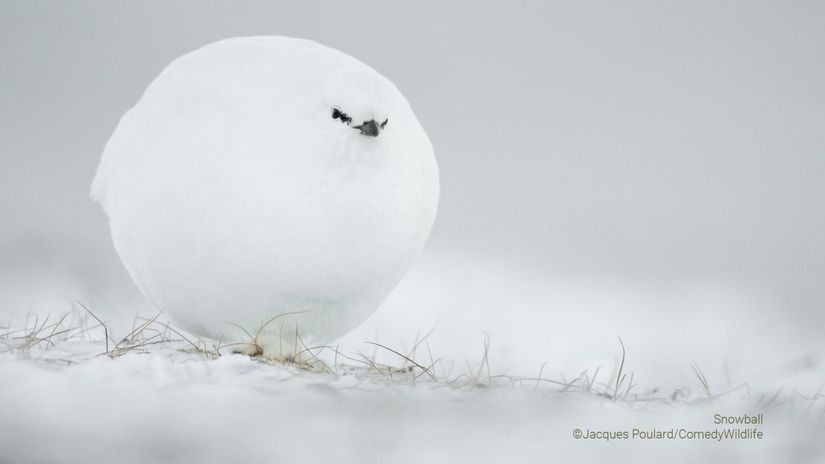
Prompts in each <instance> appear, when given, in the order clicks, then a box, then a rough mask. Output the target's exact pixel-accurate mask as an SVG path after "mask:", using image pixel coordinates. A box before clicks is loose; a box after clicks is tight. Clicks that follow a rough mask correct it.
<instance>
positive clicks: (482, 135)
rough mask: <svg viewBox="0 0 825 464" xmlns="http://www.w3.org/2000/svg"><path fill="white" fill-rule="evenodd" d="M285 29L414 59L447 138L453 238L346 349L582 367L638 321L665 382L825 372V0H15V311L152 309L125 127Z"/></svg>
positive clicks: (6, 210)
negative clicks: (193, 64)
mask: <svg viewBox="0 0 825 464" xmlns="http://www.w3.org/2000/svg"><path fill="white" fill-rule="evenodd" d="M260 34H279V35H288V36H298V37H305V38H309V39H312V40H316V41H318V42H320V43H323V44H326V45H329V46H332V47H334V48H337V49H340V50H342V51H344V52H346V53H348V54H351V55H353V56H355V57H357V58H358V59H360V60H362V61H364V62H365V63H367V64H369V65H371V66H372V67H374V68H375V69H377V70H378V71H379V72H381V73H383V74H384V75H386V76H387V77H389V78H390V79H391V80H392V81H394V82H395V83H396V84H397V85H398V87H399V88H400V89H401V91H402V92H403V93H404V94H405V95H406V97H407V98H408V99H409V100H410V102H411V103H412V106H413V108H414V110H415V111H416V114H417V115H418V117H419V119H420V120H421V122H422V124H423V126H424V127H425V129H426V130H427V132H428V134H429V136H430V138H431V140H432V142H433V145H434V147H435V150H436V155H437V157H438V161H439V165H440V169H441V188H442V197H441V204H440V210H439V216H438V219H437V222H436V226H435V229H434V231H433V235H432V238H431V240H430V243H429V245H428V248H427V250H426V251H425V254H424V256H423V257H422V259H421V261H420V262H419V264H418V266H417V267H416V268H415V269H414V270H413V271H412V272H411V274H410V275H409V276H408V278H407V279H405V281H404V282H403V283H402V284H401V286H400V287H399V289H398V290H397V291H396V292H395V293H394V294H393V295H392V296H391V297H390V299H389V300H388V302H387V304H386V305H385V306H384V307H382V309H381V310H380V311H379V312H378V313H377V314H376V316H375V317H374V318H373V319H371V320H369V321H368V322H367V323H365V324H364V325H363V326H362V327H360V328H359V329H358V330H357V331H356V332H355V333H353V334H351V335H350V336H348V337H346V338H345V340H343V341H342V343H343V344H344V346H347V347H351V349H353V350H357V349H364V348H363V346H362V345H361V344H360V343H361V342H363V341H364V340H376V339H377V340H380V341H382V342H384V343H387V344H389V345H391V346H402V345H404V344H406V346H409V345H411V344H412V342H413V340H414V338H415V336H416V333H419V332H420V333H421V334H423V333H426V332H427V331H428V330H429V329H431V328H432V327H433V326H435V327H436V329H435V331H434V332H433V335H432V336H431V338H430V344H431V346H432V348H433V350H434V352H436V353H437V354H438V355H443V356H445V357H449V358H455V359H457V360H458V361H459V367H460V366H461V363H462V362H463V358H464V357H468V358H470V359H471V360H472V359H476V360H477V358H479V357H480V355H481V351H482V340H483V336H484V335H483V333H484V332H486V333H489V334H490V338H491V343H492V344H491V360H492V367H493V369H494V370H496V371H501V372H507V373H520V374H530V375H535V374H536V373H537V371H538V368H539V366H540V365H541V363H543V362H545V361H547V362H549V363H550V364H549V366H550V367H549V368H548V369H550V371H551V372H553V373H555V372H558V371H564V372H567V373H572V374H573V375H574V376H575V375H577V374H578V373H579V372H580V371H581V370H583V369H589V368H594V367H596V366H597V365H600V364H605V365H607V366H609V365H610V364H609V362H610V361H612V360H613V358H614V356H615V353H616V350H617V346H618V344H617V340H616V336H617V335H619V336H621V337H622V339H623V340H624V342H625V344H626V345H627V346H628V356H629V357H630V358H629V361H628V362H629V368H630V369H633V370H636V371H637V372H638V373H639V374H640V375H641V382H642V385H647V386H672V387H674V388H675V387H678V386H683V385H687V384H690V382H692V380H691V377H692V375H693V374H692V373H691V371H690V367H689V364H690V362H691V361H695V362H697V363H698V364H699V365H701V366H702V367H703V368H704V369H705V370H706V374H707V375H708V377H709V379H710V380H711V384H712V386H713V387H719V388H720V389H721V388H724V385H721V384H723V383H724V381H723V380H722V379H723V369H724V368H725V367H726V366H727V368H729V369H730V370H732V371H733V374H732V375H733V376H734V377H740V378H741V379H748V380H757V381H758V380H759V379H762V378H764V380H763V381H764V382H765V385H766V386H768V385H769V386H771V387H773V386H779V384H781V383H782V382H784V381H786V380H787V379H788V375H790V374H788V373H789V372H794V373H796V372H799V371H800V370H801V371H805V372H809V371H810V370H811V369H813V372H814V373H816V375H819V377H816V376H814V377H815V380H816V383H817V384H818V383H819V382H820V381H821V380H822V376H821V375H820V374H819V373H821V370H822V369H821V365H820V364H819V361H820V359H821V357H820V354H821V353H822V351H823V348H825V346H823V342H822V339H821V332H822V328H823V323H825V316H823V314H825V313H824V312H823V303H825V290H823V288H824V287H825V286H823V277H825V239H823V237H825V219H823V212H824V211H825V185H823V178H824V177H825V85H823V82H825V50H824V48H825V5H824V4H822V3H818V2H752V1H747V2H746V1H741V2H709V1H708V2H621V3H617V2H598V3H592V2H506V3H503V2H500V3H498V4H493V3H488V2H466V3H459V2H450V3H446V2H403V3H402V2H292V3H286V2H284V3H278V4H275V3H269V2H244V1H242V2H232V3H225V2H215V1H207V2H203V1H197V2H195V1H191V2H189V1H187V2H141V3H127V2H88V1H76V2H71V3H60V2H36V1H33V2H10V1H4V2H2V3H0V131H2V132H0V306H1V307H0V315H5V316H8V315H14V317H17V318H20V317H21V315H25V313H26V311H28V310H30V309H32V310H34V311H36V312H40V313H44V312H49V311H52V312H54V313H59V312H60V311H62V310H65V309H66V307H67V305H68V303H67V302H68V301H70V299H71V298H79V299H82V300H84V301H87V302H89V303H90V304H92V305H93V307H94V309H95V310H96V311H97V312H99V313H100V314H102V315H103V316H104V317H105V318H107V320H109V321H112V323H113V324H117V321H127V322H128V323H131V321H132V317H133V316H134V315H135V313H136V312H137V311H138V310H140V311H142V312H143V314H152V310H151V309H150V308H147V307H145V306H144V304H143V303H142V301H141V299H140V298H139V296H138V295H137V292H136V290H135V289H134V288H133V287H132V285H131V283H130V282H129V281H128V277H127V276H126V274H125V272H124V271H123V270H122V267H121V265H120V263H119V262H118V260H117V257H116V255H115V254H114V250H113V248H112V246H111V243H110V240H109V237H108V230H107V228H106V225H105V218H104V215H103V213H102V211H101V210H100V208H99V207H98V206H97V205H96V204H94V203H92V202H91V200H89V197H88V186H89V184H90V182H91V179H92V176H93V174H94V170H95V167H96V165H97V163H98V160H99V157H100V154H101V151H102V149H103V145H104V143H105V142H106V140H107V139H108V137H109V135H110V134H111V132H112V131H113V129H114V127H115V125H116V124H117V121H118V119H119V118H120V116H121V115H122V114H123V113H124V112H125V111H126V110H127V109H129V108H130V107H131V106H132V105H134V104H135V103H136V101H137V100H138V98H139V97H140V95H141V93H142V92H143V90H144V89H145V88H146V86H147V85H148V84H149V83H150V82H151V80H152V79H153V78H154V77H155V76H156V75H157V74H158V73H159V72H160V71H161V70H162V69H163V68H164V67H165V66H166V65H167V64H168V63H169V62H170V61H172V60H173V59H174V58H176V57H178V56H180V55H182V54H184V53H186V52H188V51H191V50H193V49H195V48H198V47H200V46H202V45H205V44H207V43H210V42H213V41H215V40H218V39H222V38H226V37H231V36H238V35H260ZM760 375H762V376H763V377H759V376H760ZM777 379H779V380H777ZM777 382H779V383H777Z"/></svg>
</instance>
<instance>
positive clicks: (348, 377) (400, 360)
mask: <svg viewBox="0 0 825 464" xmlns="http://www.w3.org/2000/svg"><path fill="white" fill-rule="evenodd" d="M162 317H163V315H162V314H158V315H154V316H152V317H148V318H144V317H136V318H135V319H134V324H133V326H132V328H131V330H129V331H127V332H126V333H124V334H117V335H116V334H114V333H112V331H111V330H110V328H109V327H108V326H107V324H106V323H105V321H103V320H102V319H101V318H99V317H98V316H97V315H96V314H95V313H94V312H93V311H92V310H90V309H89V308H87V307H85V306H84V305H82V304H81V303H80V302H78V304H77V305H76V307H75V311H74V312H73V313H71V314H67V315H61V316H59V317H49V316H36V315H31V316H29V317H28V318H27V319H26V320H25V321H23V323H21V324H18V325H15V324H11V323H9V324H6V326H5V327H2V328H0V376H2V379H0V380H1V381H0V409H2V411H3V414H0V461H2V462H7V461H8V462H97V461H104V460H111V459H113V458H114V457H117V458H118V460H119V461H122V462H162V461H175V462H242V461H243V460H252V459H254V460H257V461H263V462H297V461H308V460H309V461H321V462H323V461H336V462H342V461H346V462H353V461H355V460H357V461H359V462H421V461H422V460H430V461H433V462H450V461H456V462H467V461H474V462H500V461H502V460H513V459H520V460H523V461H524V462H550V461H558V462H572V461H576V462H587V461H591V460H592V461H596V460H600V459H602V458H603V456H604V453H606V452H609V453H611V454H612V455H614V456H616V457H617V458H620V459H625V460H627V461H628V462H656V461H658V460H661V459H662V458H665V457H666V458H667V459H668V461H669V462H679V461H691V460H697V459H698V460H701V461H703V462H734V461H741V460H744V459H748V460H750V461H751V462H779V461H787V460H789V459H790V460H793V461H794V462H818V461H820V460H821V458H822V457H823V456H825V453H824V450H823V447H822V445H821V444H820V441H819V440H818V438H817V437H820V436H821V434H822V432H823V431H825V421H823V416H824V415H825V393H824V392H823V387H822V386H819V389H818V390H817V389H813V390H810V391H808V390H804V391H803V390H802V389H796V390H795V389H793V388H787V389H781V390H779V391H761V390H760V389H759V388H758V386H752V385H750V384H747V383H743V384H739V385H729V383H728V382H725V381H717V380H715V379H708V378H707V377H706V375H705V374H704V373H703V371H702V369H701V367H700V366H698V365H695V364H694V365H692V366H691V369H692V370H693V372H694V373H695V378H694V380H693V383H692V384H691V385H685V386H684V387H683V388H680V389H677V390H674V391H659V390H657V389H655V388H654V389H646V390H640V388H639V386H638V384H637V379H638V378H639V375H638V373H636V372H634V370H633V369H632V366H633V363H632V351H631V350H630V349H628V347H627V346H625V341H624V340H622V339H617V340H616V351H617V352H616V362H615V365H613V366H606V367H604V366H602V367H600V366H596V367H593V368H590V369H586V370H583V371H581V372H578V373H574V374H572V375H570V374H566V373H558V374H557V375H550V373H549V372H550V371H551V369H552V368H551V367H550V365H549V364H547V363H545V364H544V365H542V366H537V369H536V374H535V375H528V376H515V375H507V374H503V373H497V372H496V369H495V366H491V363H490V356H489V354H490V352H491V350H493V349H494V347H493V344H492V343H491V340H490V338H489V337H486V336H485V337H483V338H482V337H480V343H479V354H478V356H477V357H476V358H475V359H470V360H461V361H458V360H451V359H448V358H447V357H446V356H438V355H437V354H436V352H435V350H434V348H435V347H431V346H430V344H429V342H428V335H425V336H423V337H417V338H416V339H415V341H414V343H413V344H412V345H411V346H410V347H409V348H406V349H403V348H402V347H396V346H389V345H387V344H383V343H379V342H377V341H365V342H364V343H363V347H362V350H361V351H355V352H344V351H342V350H340V349H339V347H336V346H306V344H304V343H303V341H302V340H301V339H300V337H296V338H295V346H293V347H292V350H289V352H290V353H292V354H290V355H288V356H283V357H265V356H262V355H261V352H262V350H260V346H259V345H258V343H257V340H256V339H257V335H258V334H259V333H260V331H258V332H256V333H251V332H250V333H246V334H245V339H244V340H242V341H241V342H234V343H224V342H223V341H221V340H204V339H201V338H198V337H195V336H192V335H190V334H188V333H185V332H183V331H181V330H178V329H176V328H175V327H173V326H172V325H170V324H169V323H168V322H166V321H165V320H163V319H162ZM238 348H245V350H244V351H245V352H248V353H249V354H251V355H253V356H247V355H237V354H232V353H233V351H237V349H238ZM644 374H645V375H647V376H653V375H655V373H644ZM717 385H725V386H724V387H718V386H717ZM717 413H721V414H725V415H737V414H743V413H749V414H756V413H763V414H765V417H766V419H765V423H764V424H762V425H759V426H758V427H760V428H761V429H762V430H763V431H764V433H765V437H766V438H764V439H762V440H749V441H724V442H714V441H685V440H677V441H642V440H615V439H614V440H601V441H592V440H590V441H588V440H576V439H574V438H572V435H571V434H572V431H573V430H574V429H576V428H579V429H582V430H598V431H615V430H632V429H633V428H640V429H643V430H654V429H656V430H668V429H671V428H674V427H677V428H679V427H681V428H687V429H689V430H712V429H713V428H715V427H717V426H716V425H714V424H713V416H714V414H717ZM321 443H323V446H319V444H321Z"/></svg>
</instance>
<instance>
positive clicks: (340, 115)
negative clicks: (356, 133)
mask: <svg viewBox="0 0 825 464" xmlns="http://www.w3.org/2000/svg"><path fill="white" fill-rule="evenodd" d="M332 119H340V120H341V122H342V123H344V124H349V123H350V122H352V118H351V117H349V116H347V113H344V112H343V111H341V110H339V109H338V108H333V109H332Z"/></svg>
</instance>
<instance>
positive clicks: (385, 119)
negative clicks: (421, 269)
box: [92, 37, 439, 356]
mask: <svg viewBox="0 0 825 464" xmlns="http://www.w3.org/2000/svg"><path fill="white" fill-rule="evenodd" d="M438 196H439V183H438V167H437V164H436V160H435V156H434V154H433V149H432V145H431V144H430V140H429V138H428V137H427V134H426V133H425V132H424V129H423V128H422V127H421V124H420V123H419V122H418V119H417V118H416V116H415V114H414V113H413V110H412V108H411V107H410V104H409V103H408V102H407V100H406V99H405V98H404V96H403V95H402V94H401V92H400V91H399V90H398V89H397V88H396V86H395V85H393V83H392V82H390V81H389V80H388V79H387V78H385V77H384V76H382V75H381V74H379V73H378V72H376V71H375V70H374V69H372V68H371V67H369V66H367V65H365V64H364V63H362V62H360V61H358V60H356V59H355V58H353V57H351V56H348V55H346V54H344V53H342V52H340V51H337V50H334V49H332V48H328V47H325V46H322V45H319V44H317V43H314V42H311V41H307V40H301V39H293V38H287V37H248V38H234V39H228V40H222V41H219V42H216V43H213V44H210V45H207V46H205V47H203V48H200V49H198V50H196V51H194V52H191V53H188V54H186V55H184V56H182V57H180V58H178V59H177V60H175V61H174V62H172V63H171V64H170V65H169V66H168V67H167V68H166V69H165V70H164V71H163V72H162V73H161V74H160V75H159V76H158V77H157V78H156V79H155V80H154V82H152V83H151V85H149V87H148V88H147V89H146V91H145V93H144V94H143V96H142V98H141V99H140V101H138V103H137V104H136V105H135V106H134V107H133V108H132V109H131V110H129V111H128V112H127V113H126V114H125V115H124V116H123V117H122V119H121V120H120V123H119V124H118V125H117V128H116V129H115V131H114V133H113V134H112V136H111V138H110V139H109V141H108V143H107V144H106V147H105V149H104V152H103V157H102V161H101V163H100V166H99V167H98V170H97V175H96V177H95V180H94V182H93V184H92V197H93V198H94V199H95V200H97V201H98V202H100V204H101V205H102V206H103V209H104V210H105V211H106V213H107V215H108V217H109V226H110V229H111V235H112V239H113V241H114V245H115V248H116V250H117V253H118V254H119V255H120V258H121V260H122V261H123V264H124V266H125V267H126V269H127V271H128V273H129V275H130V276H131V277H132V279H133V280H134V282H135V284H136V285H137V286H138V287H139V288H140V290H141V292H142V293H143V294H144V295H145V296H146V298H147V299H149V300H150V301H151V302H152V303H153V304H154V305H156V306H157V307H158V308H159V309H161V310H164V311H168V313H169V314H170V315H171V317H172V318H173V319H174V320H175V321H176V322H177V323H178V324H180V325H181V326H182V327H183V328H185V329H187V330H189V331H191V332H194V333H197V334H200V335H204V336H207V337H213V338H223V340H224V341H227V340H231V339H232V338H235V339H236V340H237V329H233V327H237V326H240V327H242V328H243V329H244V330H245V331H247V332H249V333H250V334H253V335H257V337H256V340H255V341H256V343H255V349H256V350H257V349H259V348H261V349H263V352H264V354H265V355H272V356H281V355H285V354H288V353H289V352H291V351H292V350H293V349H294V348H295V346H296V345H297V342H298V340H297V338H296V335H297V336H298V337H300V342H302V343H303V344H306V345H307V346H310V344H321V343H328V342H330V341H332V340H334V339H335V338H338V337H340V336H342V335H344V334H345V333H347V332H348V331H350V330H352V329H353V328H354V327H356V326H357V325H358V324H360V323H361V322H362V321H364V320H365V319H366V318H367V317H368V316H369V315H370V314H372V313H373V312H374V311H375V310H376V309H377V308H378V306H379V305H380V304H381V302H382V301H383V300H384V299H385V298H386V296H387V295H388V294H389V292H390V291H391V290H392V289H393V288H394V287H395V286H396V285H397V283H398V282H399V281H400V279H401V278H402V276H403V275H404V274H405V273H406V272H407V270H408V269H409V268H410V266H411V264H412V262H413V260H414V259H415V258H416V257H417V255H418V254H419V253H420V252H421V250H422V248H423V246H424V243H425V241H426V240H427V237H428V236H429V233H430V229H431V228H432V225H433V221H434V220H435V216H436V209H437V205H438ZM233 334H234V337H233ZM238 341H242V340H238ZM247 342H249V340H247Z"/></svg>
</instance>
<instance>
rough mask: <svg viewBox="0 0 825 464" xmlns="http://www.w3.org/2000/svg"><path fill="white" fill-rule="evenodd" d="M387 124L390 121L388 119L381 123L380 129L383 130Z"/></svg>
mask: <svg viewBox="0 0 825 464" xmlns="http://www.w3.org/2000/svg"><path fill="white" fill-rule="evenodd" d="M388 122H390V119H389V118H387V119H385V120H384V122H382V123H381V129H383V128H384V126H386V125H387V123H388Z"/></svg>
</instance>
